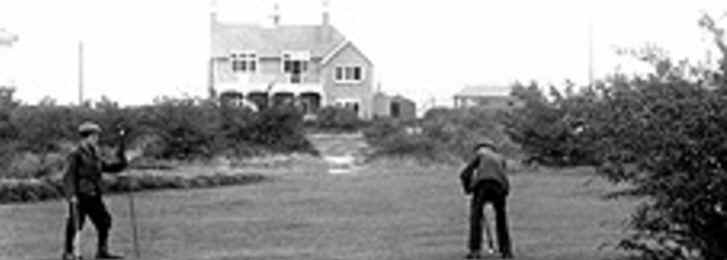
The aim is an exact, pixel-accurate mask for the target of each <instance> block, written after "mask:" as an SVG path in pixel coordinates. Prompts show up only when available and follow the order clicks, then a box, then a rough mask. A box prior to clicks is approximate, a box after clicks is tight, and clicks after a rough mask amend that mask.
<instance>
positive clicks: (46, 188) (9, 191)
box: [0, 173, 266, 204]
mask: <svg viewBox="0 0 727 260" xmlns="http://www.w3.org/2000/svg"><path fill="white" fill-rule="evenodd" d="M264 180H266V177H264V176H263V175H260V174H238V175H230V174H222V173H215V174H212V175H198V176H190V177H187V176H180V175H159V174H148V173H146V174H140V175H127V176H119V177H109V178H104V184H105V185H104V186H105V190H106V192H107V193H112V194H113V193H121V192H133V191H142V190H162V189H195V188H209V187H217V186H229V185H242V184H251V183H257V182H261V181H264ZM63 196H64V193H63V184H62V180H61V179H58V178H53V179H51V178H44V179H22V180H0V204H6V203H17V202H37V201H43V200H50V199H57V198H61V197H63Z"/></svg>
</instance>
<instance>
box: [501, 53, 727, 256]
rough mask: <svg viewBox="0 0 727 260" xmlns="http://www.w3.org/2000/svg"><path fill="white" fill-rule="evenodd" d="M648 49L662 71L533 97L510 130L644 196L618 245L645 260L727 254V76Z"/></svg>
mask: <svg viewBox="0 0 727 260" xmlns="http://www.w3.org/2000/svg"><path fill="white" fill-rule="evenodd" d="M647 54H649V55H647V56H646V57H643V60H646V61H648V62H651V63H652V64H654V65H655V66H656V67H657V69H656V70H655V71H656V73H655V74H650V75H648V76H646V77H636V78H628V77H625V76H619V75H616V76H614V77H611V78H609V79H607V80H606V81H605V82H603V83H599V84H597V85H596V86H594V87H593V88H586V89H585V90H584V91H582V92H580V93H576V94H567V95H563V96H561V95H559V93H554V94H555V95H554V99H553V100H551V101H543V100H542V99H539V98H533V99H532V100H534V102H532V103H530V104H527V105H526V106H529V107H526V108H525V109H524V110H520V111H516V112H517V113H520V114H518V115H516V117H514V118H515V120H516V121H515V122H514V123H513V122H511V124H510V127H512V132H511V135H512V136H513V139H514V140H516V141H518V142H521V144H522V145H523V147H524V148H525V151H527V152H530V153H534V155H535V156H542V157H548V158H551V159H552V160H553V161H555V162H556V163H558V164H564V165H572V164H574V163H577V162H578V161H577V160H576V161H573V160H567V159H566V158H568V157H570V158H578V159H579V160H581V161H580V162H585V163H592V164H593V165H595V166H597V167H598V172H599V173H600V174H602V175H603V176H605V177H607V178H608V179H609V180H611V181H613V182H617V183H625V184H628V185H627V186H628V187H630V188H628V189H626V190H623V191H620V192H618V193H616V194H613V197H620V196H636V197H638V198H643V200H641V201H642V203H641V205H640V206H639V207H638V209H637V210H636V212H635V213H634V214H633V215H632V218H631V222H630V224H631V225H630V226H631V228H632V232H630V234H629V235H627V236H626V237H625V238H624V239H623V240H622V241H621V242H620V243H619V247H620V248H622V249H625V250H629V251H632V252H634V253H636V254H637V256H638V257H640V258H641V259H706V260H712V259H727V190H725V189H724V188H723V187H725V185H727V170H725V165H727V145H726V144H727V131H725V126H727V102H725V101H727V81H725V80H724V78H717V79H714V78H702V76H700V75H725V74H724V73H721V72H719V73H717V72H714V73H709V72H706V73H696V72H699V71H700V68H698V67H690V66H688V63H686V62H680V63H673V62H671V61H669V60H668V59H665V58H663V57H661V56H659V55H656V54H654V55H652V54H653V53H651V52H648V51H647ZM675 64H676V65H675ZM695 77H696V78H695Z"/></svg>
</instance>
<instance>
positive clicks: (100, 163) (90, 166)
mask: <svg viewBox="0 0 727 260" xmlns="http://www.w3.org/2000/svg"><path fill="white" fill-rule="evenodd" d="M117 157H118V161H116V162H107V161H105V160H104V159H103V158H101V157H100V156H99V154H98V152H97V151H96V149H95V148H94V147H91V146H84V145H79V146H78V147H76V148H75V149H74V150H73V151H72V152H71V153H70V154H69V155H68V158H67V167H66V171H65V173H64V175H63V188H64V192H65V195H66V198H69V199H70V198H71V196H74V195H75V196H78V195H84V196H100V195H101V194H102V193H103V188H102V183H101V181H102V179H101V173H102V172H110V173H117V172H121V171H122V170H124V168H126V165H127V161H126V157H125V156H124V154H123V149H122V148H120V149H119V150H118V152H117Z"/></svg>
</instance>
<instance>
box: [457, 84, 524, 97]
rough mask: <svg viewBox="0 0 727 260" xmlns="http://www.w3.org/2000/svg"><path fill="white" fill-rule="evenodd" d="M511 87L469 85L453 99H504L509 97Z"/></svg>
mask: <svg viewBox="0 0 727 260" xmlns="http://www.w3.org/2000/svg"><path fill="white" fill-rule="evenodd" d="M510 90H511V87H509V86H497V85H471V86H465V87H464V88H462V89H461V90H460V91H459V92H457V93H456V94H454V96H455V97H505V96H509V95H510Z"/></svg>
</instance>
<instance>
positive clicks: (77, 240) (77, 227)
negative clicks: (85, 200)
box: [71, 201, 81, 257]
mask: <svg viewBox="0 0 727 260" xmlns="http://www.w3.org/2000/svg"><path fill="white" fill-rule="evenodd" d="M78 209H79V208H78V201H76V202H75V203H74V202H71V218H72V220H71V221H72V222H73V231H74V232H73V254H74V255H75V256H76V257H79V256H81V218H80V214H79V212H78Z"/></svg>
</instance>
